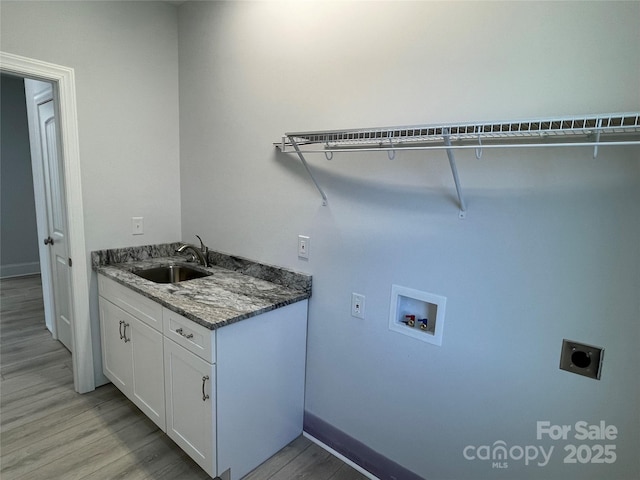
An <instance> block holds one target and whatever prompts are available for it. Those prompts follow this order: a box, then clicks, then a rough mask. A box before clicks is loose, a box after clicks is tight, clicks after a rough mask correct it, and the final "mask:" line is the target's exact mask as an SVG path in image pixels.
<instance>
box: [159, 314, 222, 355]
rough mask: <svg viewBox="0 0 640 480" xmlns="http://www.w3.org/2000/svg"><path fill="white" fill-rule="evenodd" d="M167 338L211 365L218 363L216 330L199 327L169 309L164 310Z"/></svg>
mask: <svg viewBox="0 0 640 480" xmlns="http://www.w3.org/2000/svg"><path fill="white" fill-rule="evenodd" d="M162 319H163V333H164V335H165V337H167V338H169V339H171V340H173V341H174V342H176V343H177V344H178V345H182V346H183V347H184V348H186V349H187V350H189V351H190V352H193V353H195V354H196V355H198V356H199V357H200V358H202V359H203V360H205V361H207V362H209V363H216V352H215V338H216V332H215V330H209V329H208V328H205V327H203V326H202V325H198V324H197V323H195V322H194V321H193V320H189V319H188V318H185V317H183V316H182V315H179V314H177V313H176V312H174V311H172V310H169V309H168V308H163V309H162Z"/></svg>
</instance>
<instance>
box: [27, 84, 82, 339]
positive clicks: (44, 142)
mask: <svg viewBox="0 0 640 480" xmlns="http://www.w3.org/2000/svg"><path fill="white" fill-rule="evenodd" d="M43 88H44V89H43ZM25 92H26V94H27V114H28V117H29V130H30V133H31V132H33V133H34V134H35V135H34V136H35V138H32V139H31V156H32V163H33V166H34V181H35V179H36V178H38V179H41V182H42V183H43V185H42V186H41V189H42V191H43V192H44V204H45V206H46V208H45V212H44V215H41V218H42V217H44V218H43V221H42V222H38V223H39V224H38V233H39V235H40V236H41V237H42V238H41V239H40V241H41V242H42V243H43V244H44V245H46V246H47V247H48V251H45V252H44V258H41V263H42V267H41V268H42V269H43V270H44V269H46V268H47V267H48V272H47V273H48V275H43V290H44V291H45V293H46V292H47V291H48V293H49V295H46V294H45V302H47V301H49V303H50V305H49V306H48V308H45V313H49V315H51V316H53V325H52V326H50V328H51V327H52V328H51V330H52V333H53V334H54V337H55V338H57V339H58V340H60V341H61V342H62V344H63V345H64V346H65V347H67V349H68V350H69V351H72V350H73V348H72V345H73V342H72V338H71V335H72V328H71V321H72V319H71V278H70V272H69V268H70V265H69V251H68V245H67V219H66V207H65V206H66V203H65V198H64V184H63V180H64V174H63V170H62V162H61V156H60V155H59V145H58V136H57V135H58V132H57V122H56V114H55V105H54V102H53V88H52V85H51V84H48V83H44V82H37V81H35V80H25ZM36 169H38V170H39V172H38V173H36ZM37 204H38V202H36V205H37ZM41 252H42V250H41ZM41 257H42V255H41Z"/></svg>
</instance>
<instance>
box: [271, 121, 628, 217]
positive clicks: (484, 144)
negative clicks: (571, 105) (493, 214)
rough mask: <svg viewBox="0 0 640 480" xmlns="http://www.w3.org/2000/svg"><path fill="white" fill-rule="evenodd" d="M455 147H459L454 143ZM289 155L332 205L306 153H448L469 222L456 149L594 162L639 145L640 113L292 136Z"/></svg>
mask: <svg viewBox="0 0 640 480" xmlns="http://www.w3.org/2000/svg"><path fill="white" fill-rule="evenodd" d="M452 142H455V143H452ZM275 145H276V147H278V148H280V149H281V150H282V151H283V152H285V153H296V154H297V155H298V157H299V158H300V161H301V162H302V164H303V165H304V167H305V169H306V170H307V173H308V174H309V176H310V177H311V180H312V181H313V183H314V185H315V186H316V188H317V189H318V192H319V193H320V195H321V196H322V200H323V201H322V203H323V205H327V196H326V195H325V193H324V191H323V190H322V188H321V187H320V185H319V184H318V182H317V181H316V179H315V178H314V176H313V173H312V171H311V169H310V168H309V165H308V163H307V161H306V159H305V157H304V155H305V154H306V153H324V154H325V156H326V158H327V159H328V160H331V159H332V158H333V153H334V152H371V151H380V150H382V151H387V152H388V155H389V158H390V159H393V158H394V157H395V152H396V150H398V151H400V150H437V149H441V150H446V152H447V156H448V158H449V164H450V166H451V173H452V175H453V180H454V183H455V186H456V192H457V195H458V203H459V206H460V213H459V217H460V218H464V217H465V211H466V204H465V201H464V197H463V195H462V188H461V186H460V180H459V177H458V170H457V168H456V163H455V157H454V154H453V151H454V149H470V148H473V149H475V153H476V157H477V158H478V159H479V158H481V157H482V149H483V148H513V147H518V148H531V147H545V146H553V147H577V146H581V147H593V156H594V158H595V157H596V156H597V154H598V148H599V147H600V146H614V145H618V146H622V145H640V112H629V113H608V114H598V115H582V116H570V117H561V118H551V119H533V120H515V121H508V122H480V123H455V124H453V123H452V124H439V125H413V126H401V127H381V128H362V129H350V130H325V131H317V132H290V133H285V134H284V135H283V136H282V141H281V142H279V143H276V144H275Z"/></svg>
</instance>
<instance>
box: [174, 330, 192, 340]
mask: <svg viewBox="0 0 640 480" xmlns="http://www.w3.org/2000/svg"><path fill="white" fill-rule="evenodd" d="M176 333H177V334H178V335H180V336H183V337H184V338H193V333H188V334H184V333H183V330H182V328H178V329H177V330H176Z"/></svg>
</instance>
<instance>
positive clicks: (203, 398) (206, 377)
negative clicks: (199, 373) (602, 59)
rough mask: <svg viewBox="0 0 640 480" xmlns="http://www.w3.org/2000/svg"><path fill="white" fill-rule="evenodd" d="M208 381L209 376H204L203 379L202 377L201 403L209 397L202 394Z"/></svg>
mask: <svg viewBox="0 0 640 480" xmlns="http://www.w3.org/2000/svg"><path fill="white" fill-rule="evenodd" d="M207 380H209V375H205V376H204V377H202V401H203V402H204V401H206V400H207V398H209V395H207V394H206V393H204V384H205V383H206V381H207Z"/></svg>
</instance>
